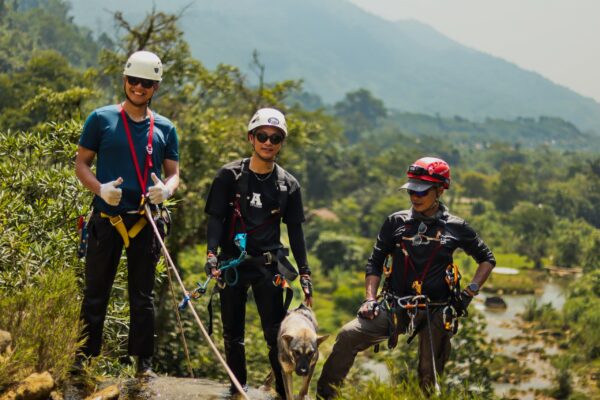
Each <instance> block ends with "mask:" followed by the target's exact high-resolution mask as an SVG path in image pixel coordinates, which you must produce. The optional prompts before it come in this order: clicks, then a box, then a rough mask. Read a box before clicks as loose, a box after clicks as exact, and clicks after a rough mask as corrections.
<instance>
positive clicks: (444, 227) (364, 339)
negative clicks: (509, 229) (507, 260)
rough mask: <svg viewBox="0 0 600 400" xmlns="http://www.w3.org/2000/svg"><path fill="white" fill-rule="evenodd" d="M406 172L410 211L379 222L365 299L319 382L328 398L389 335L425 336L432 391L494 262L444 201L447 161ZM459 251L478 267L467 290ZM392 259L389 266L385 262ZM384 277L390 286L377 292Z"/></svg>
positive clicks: (422, 343)
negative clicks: (361, 355) (361, 356)
mask: <svg viewBox="0 0 600 400" xmlns="http://www.w3.org/2000/svg"><path fill="white" fill-rule="evenodd" d="M407 175H408V182H407V183H406V184H405V185H403V186H402V189H406V190H407V191H408V194H409V196H410V201H411V204H412V208H411V209H409V210H404V211H399V212H396V213H393V214H392V215H390V216H388V217H387V218H386V220H385V221H384V223H383V226H382V227H381V230H380V232H379V235H378V237H377V242H376V244H375V246H374V248H373V252H372V254H371V257H370V258H369V261H368V262H367V266H366V278H365V287H366V297H365V301H364V302H363V303H362V304H361V306H360V308H359V310H358V318H356V319H354V320H353V321H351V322H349V323H348V324H346V325H345V326H344V327H343V328H342V330H341V331H340V332H339V334H338V336H337V339H336V343H335V345H334V347H333V351H332V352H331V354H330V356H329V358H328V359H327V361H326V362H325V365H324V367H323V372H322V374H321V377H320V379H319V382H318V386H317V393H318V395H319V397H320V398H322V399H330V398H332V397H334V396H335V394H336V387H337V386H339V385H341V384H342V382H343V380H344V378H345V376H346V375H347V374H348V371H349V370H350V368H351V367H352V364H353V363H354V359H355V357H356V355H357V354H358V352H360V351H363V350H365V349H367V348H369V347H371V346H373V345H375V344H378V343H380V342H382V341H383V340H385V339H386V338H387V339H389V342H388V344H389V345H390V346H392V347H393V346H395V344H396V343H397V342H396V341H397V335H398V333H407V334H408V335H409V336H410V337H412V336H414V335H417V336H418V337H419V367H418V374H419V382H420V385H421V387H422V388H423V389H424V390H426V391H429V390H431V389H432V386H434V385H437V375H436V374H441V373H442V372H443V369H444V365H445V363H446V362H447V361H448V357H449V356H450V338H451V337H452V334H453V333H455V331H456V327H457V325H456V323H457V321H456V317H457V316H458V315H465V314H466V309H467V307H468V305H469V303H470V302H471V300H472V299H473V296H476V295H477V293H478V292H479V289H480V287H481V286H482V285H483V283H484V282H485V281H486V279H487V278H488V276H489V274H490V273H491V271H492V269H493V267H494V266H495V264H496V261H495V259H494V256H493V254H492V252H491V251H490V249H489V248H488V247H487V246H486V245H485V243H484V242H483V241H482V240H481V239H480V238H479V237H478V235H477V234H476V233H475V231H474V230H473V229H472V228H471V227H470V226H469V225H467V223H466V222H465V221H464V220H462V219H460V218H458V217H456V216H454V215H452V214H450V213H449V212H448V209H447V208H446V206H444V205H443V204H442V203H440V201H439V198H440V196H441V195H442V193H443V191H444V190H445V189H448V188H449V186H450V167H449V166H448V164H447V163H446V162H445V161H443V160H441V159H439V158H433V157H425V158H421V159H419V160H417V161H416V162H415V163H414V164H412V165H411V166H410V167H409V169H408V174H407ZM457 248H462V249H463V250H464V251H465V252H466V253H467V254H469V255H470V256H471V257H473V259H474V260H475V261H476V262H477V263H478V264H479V267H478V268H477V271H476V273H475V276H474V277H473V280H472V281H471V283H470V284H469V285H468V286H467V287H466V288H465V289H464V290H463V291H462V292H460V290H459V288H458V286H459V285H458V270H457V268H456V266H455V265H454V264H453V257H452V255H453V253H454V251H455V250H456V249H457ZM388 256H390V257H391V263H387V262H386V258H387V257H388ZM390 264H391V265H390ZM383 274H384V275H385V277H386V279H385V283H384V285H383V289H382V293H381V294H380V295H379V296H377V290H378V288H379V284H380V281H381V276H382V275H383ZM430 335H431V337H430ZM432 348H433V356H432Z"/></svg>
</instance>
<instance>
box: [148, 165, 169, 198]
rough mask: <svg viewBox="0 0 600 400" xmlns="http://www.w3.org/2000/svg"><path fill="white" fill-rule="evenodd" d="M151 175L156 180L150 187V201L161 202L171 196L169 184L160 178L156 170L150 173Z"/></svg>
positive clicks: (153, 180)
mask: <svg viewBox="0 0 600 400" xmlns="http://www.w3.org/2000/svg"><path fill="white" fill-rule="evenodd" d="M150 177H151V178H152V182H154V186H150V187H149V188H148V197H150V203H152V204H160V203H162V202H163V201H165V200H166V199H168V198H169V197H171V192H170V191H169V189H168V188H167V186H166V185H165V184H164V183H163V182H162V181H161V180H160V179H158V177H157V176H156V174H155V173H154V172H153V173H152V174H151V175H150Z"/></svg>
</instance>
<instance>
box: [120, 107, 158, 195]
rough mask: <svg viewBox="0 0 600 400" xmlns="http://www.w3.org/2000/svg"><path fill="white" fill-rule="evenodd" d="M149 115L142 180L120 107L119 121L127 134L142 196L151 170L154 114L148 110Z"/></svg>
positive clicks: (123, 110)
mask: <svg viewBox="0 0 600 400" xmlns="http://www.w3.org/2000/svg"><path fill="white" fill-rule="evenodd" d="M147 112H148V114H150V128H149V129H148V145H147V146H146V162H145V163H144V178H143V179H142V173H141V172H140V164H139V163H138V159H137V155H136V153H135V147H134V146H133V139H132V138H131V131H130V130H129V124H128V123H127V116H126V115H125V109H124V108H123V105H121V119H122V120H123V125H124V126H125V133H126V134H127V140H128V141H129V150H131V158H132V159H133V165H134V166H135V172H136V173H137V177H138V182H139V183H140V186H141V188H142V194H143V195H145V194H146V182H148V170H149V169H150V168H152V135H153V133H154V114H152V111H150V109H148V111H147Z"/></svg>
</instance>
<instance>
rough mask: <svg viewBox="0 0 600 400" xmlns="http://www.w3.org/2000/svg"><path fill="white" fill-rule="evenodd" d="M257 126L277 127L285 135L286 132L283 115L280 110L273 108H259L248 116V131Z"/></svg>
mask: <svg viewBox="0 0 600 400" xmlns="http://www.w3.org/2000/svg"><path fill="white" fill-rule="evenodd" d="M259 126H274V127H275V128H279V129H280V130H281V131H282V132H283V134H284V135H285V136H287V133H288V131H287V123H286V122H285V117H284V116H283V114H282V113H281V111H279V110H276V109H274V108H261V109H260V110H258V111H257V112H256V113H254V115H253V116H252V118H250V122H248V133H250V132H252V131H253V130H254V129H256V128H258V127H259Z"/></svg>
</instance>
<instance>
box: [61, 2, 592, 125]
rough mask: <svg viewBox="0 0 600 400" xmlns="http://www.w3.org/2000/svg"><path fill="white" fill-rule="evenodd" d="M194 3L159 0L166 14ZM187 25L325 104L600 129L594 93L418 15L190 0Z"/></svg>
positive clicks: (196, 39) (346, 6)
mask: <svg viewBox="0 0 600 400" xmlns="http://www.w3.org/2000/svg"><path fill="white" fill-rule="evenodd" d="M71 3H72V4H73V12H74V15H75V21H76V22H80V23H83V24H84V25H86V26H88V27H90V28H92V29H93V28H94V25H97V23H96V22H95V21H96V20H97V19H98V18H99V17H102V18H105V21H109V20H110V15H109V14H108V13H103V12H102V10H103V9H105V10H122V11H124V14H125V16H126V17H128V18H131V19H134V20H135V19H136V18H137V19H141V18H142V17H143V14H142V13H141V12H140V11H141V10H142V9H141V8H140V6H139V3H136V2H134V1H132V0H120V1H115V0H106V1H104V2H103V3H102V4H94V3H92V4H89V2H86V1H84V0H71ZM188 4H190V3H189V1H187V0H171V1H168V2H167V1H158V0H157V1H156V6H157V9H160V10H165V11H169V12H176V11H180V10H182V9H183V8H184V6H186V5H188ZM146 7H147V8H146V10H149V9H150V8H151V7H152V5H151V4H150V3H148V5H147V6H146ZM103 14H104V16H102V15H103ZM106 24H107V22H105V23H104V24H103V25H106ZM181 26H182V27H183V29H184V30H185V32H186V38H187V40H188V41H189V43H190V46H191V48H192V51H193V54H194V55H195V56H196V57H197V58H198V59H200V60H201V61H202V62H204V63H205V64H206V65H207V66H208V67H214V66H215V65H217V64H218V63H220V62H224V63H228V64H233V65H236V66H239V67H240V68H242V69H243V70H244V71H249V68H248V64H249V61H250V59H251V54H252V51H253V50H254V49H257V50H258V51H259V53H260V58H261V60H262V62H263V63H264V64H265V65H266V67H267V69H266V78H267V79H268V80H272V81H275V80H282V79H300V78H302V79H304V82H305V88H306V90H307V91H310V92H314V93H317V94H319V95H320V96H321V97H322V98H323V100H324V101H325V102H328V103H332V102H335V101H337V100H339V99H341V98H342V97H343V95H344V94H345V93H347V92H348V91H351V90H355V89H357V88H360V87H364V88H367V89H369V90H370V91H372V92H373V94H374V95H375V96H377V97H379V98H381V99H383V100H384V101H385V104H386V106H388V107H390V108H394V109H399V110H402V111H408V112H421V113H427V114H436V113H439V114H441V115H446V116H453V115H460V116H464V117H467V118H471V119H475V120H482V119H484V118H486V117H493V118H508V119H512V118H516V117H520V116H526V117H538V116H540V115H548V116H558V117H561V118H564V119H566V120H569V121H572V122H574V123H575V124H576V125H577V126H579V127H580V128H582V129H584V130H590V129H591V130H594V131H596V132H600V104H599V103H597V102H596V101H594V100H593V99H590V98H585V97H583V96H581V95H579V94H577V93H575V92H573V91H571V90H569V89H567V88H565V87H562V86H559V85H556V84H554V83H552V82H551V81H549V80H548V79H546V78H544V77H542V76H541V75H540V74H538V73H535V72H530V71H525V70H523V69H521V68H519V67H517V66H516V65H514V64H511V63H509V62H507V61H505V60H502V59H500V58H497V57H494V56H492V55H488V54H485V53H482V52H479V51H476V50H473V49H471V48H468V47H465V46H462V45H461V44H459V43H457V42H455V41H453V40H452V39H449V38H448V37H446V36H444V35H442V34H441V33H439V32H437V31H436V30H434V29H432V28H431V27H429V26H427V25H425V24H422V23H420V22H418V21H414V20H407V21H397V22H390V21H386V20H384V19H381V18H379V17H377V16H375V15H372V14H369V13H368V12H366V11H363V10H362V9H360V8H358V7H357V6H355V5H353V4H351V3H349V2H347V1H346V0H327V1H322V0H288V1H285V2H275V1H269V0H203V1H201V2H199V1H197V2H193V3H191V5H190V7H189V8H188V9H186V11H185V12H184V13H183V15H182V18H181ZM106 29H107V30H110V25H108V27H107V28H106Z"/></svg>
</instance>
